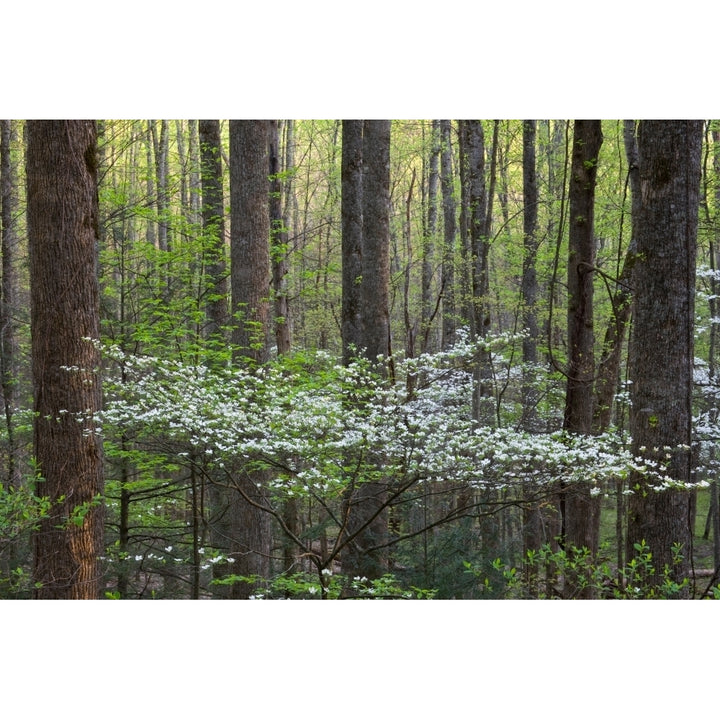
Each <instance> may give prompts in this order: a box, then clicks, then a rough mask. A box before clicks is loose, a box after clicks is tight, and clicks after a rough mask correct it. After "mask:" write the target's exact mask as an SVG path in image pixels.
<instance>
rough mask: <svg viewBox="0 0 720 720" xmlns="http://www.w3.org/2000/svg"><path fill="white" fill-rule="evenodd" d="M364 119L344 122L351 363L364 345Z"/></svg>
mask: <svg viewBox="0 0 720 720" xmlns="http://www.w3.org/2000/svg"><path fill="white" fill-rule="evenodd" d="M362 139H363V121H362V120H343V123H342V173H341V174H342V197H341V208H342V346H343V362H344V364H346V365H347V364H348V363H349V362H350V360H352V358H353V357H354V355H355V354H356V353H358V352H360V350H361V349H362V348H363V345H364V340H363V331H362V290H361V285H362V282H363V274H362V273H363V268H362V243H363V215H362V192H363V186H362V167H363V157H362V149H363V148H362Z"/></svg>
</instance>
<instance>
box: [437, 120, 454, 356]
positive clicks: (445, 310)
mask: <svg viewBox="0 0 720 720" xmlns="http://www.w3.org/2000/svg"><path fill="white" fill-rule="evenodd" d="M440 136H441V143H442V152H441V153H440V189H441V193H442V208H443V254H442V295H443V306H442V327H443V329H442V343H443V349H446V348H448V347H450V346H451V345H452V344H453V343H454V342H455V330H456V326H457V319H456V317H455V313H456V309H455V243H456V236H457V220H456V218H455V204H456V203H455V190H454V187H453V184H454V183H453V170H452V138H451V123H450V120H441V121H440Z"/></svg>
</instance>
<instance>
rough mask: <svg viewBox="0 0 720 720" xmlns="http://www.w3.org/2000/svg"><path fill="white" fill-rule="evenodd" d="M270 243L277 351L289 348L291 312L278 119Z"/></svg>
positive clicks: (272, 146)
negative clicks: (289, 306)
mask: <svg viewBox="0 0 720 720" xmlns="http://www.w3.org/2000/svg"><path fill="white" fill-rule="evenodd" d="M269 172H270V245H271V250H272V252H271V255H272V287H273V302H274V309H275V313H274V321H275V345H276V347H277V353H278V355H284V354H285V353H288V352H290V342H291V340H290V312H289V309H288V289H287V274H288V272H289V268H288V232H287V226H286V218H285V215H284V213H283V184H284V183H283V179H282V176H281V173H282V161H281V158H280V137H279V133H278V121H277V120H271V121H270V168H269Z"/></svg>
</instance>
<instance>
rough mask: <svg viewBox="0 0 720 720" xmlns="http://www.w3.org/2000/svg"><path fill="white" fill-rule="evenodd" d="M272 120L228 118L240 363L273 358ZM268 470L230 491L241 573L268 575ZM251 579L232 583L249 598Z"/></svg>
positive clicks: (236, 593)
mask: <svg viewBox="0 0 720 720" xmlns="http://www.w3.org/2000/svg"><path fill="white" fill-rule="evenodd" d="M269 133H270V122H269V121H267V120H231V121H230V213H231V216H230V232H231V235H230V261H231V285H232V309H233V314H234V321H233V334H232V339H233V344H234V346H235V357H236V360H238V361H245V362H249V363H250V364H251V365H253V366H257V365H261V364H262V363H264V362H266V361H267V360H268V359H269V342H268V340H269V336H270V297H269V296H270V212H269V200H270V184H269V180H268V169H269V162H270V161H269V157H268V147H269V145H268V143H269V139H270V135H269ZM266 480H267V478H266V473H264V472H263V471H250V472H247V473H244V474H243V475H242V476H240V477H236V478H235V483H236V488H234V489H231V491H230V498H229V500H230V510H229V518H230V529H229V535H230V556H231V557H232V558H234V560H235V563H234V565H233V566H232V572H233V573H235V574H238V575H244V576H247V575H258V576H260V577H262V578H267V577H269V575H270V549H271V546H272V525H271V522H270V515H269V513H268V512H267V511H266V510H265V509H264V508H267V507H268V500H267V498H266V494H265V490H264V485H265V482H266ZM252 591H253V586H252V585H250V584H248V583H236V584H235V585H233V586H232V597H234V598H247V597H249V596H250V594H251V593H252Z"/></svg>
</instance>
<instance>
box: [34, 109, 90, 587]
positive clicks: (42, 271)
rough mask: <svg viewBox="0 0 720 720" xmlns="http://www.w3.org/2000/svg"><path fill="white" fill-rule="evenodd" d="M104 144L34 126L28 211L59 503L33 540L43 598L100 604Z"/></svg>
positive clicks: (40, 411)
mask: <svg viewBox="0 0 720 720" xmlns="http://www.w3.org/2000/svg"><path fill="white" fill-rule="evenodd" d="M96 146H97V141H96V128H95V123H94V121H91V120H77V121H74V120H58V121H30V122H29V123H28V126H27V158H26V167H27V201H28V240H29V254H30V283H31V326H32V359H33V362H32V365H33V388H34V394H35V406H34V409H35V414H36V418H35V427H34V447H35V457H36V460H37V463H38V470H39V473H40V475H41V476H42V478H43V480H42V482H41V483H40V484H39V485H38V493H39V494H41V495H43V496H47V497H49V498H50V499H51V501H52V502H53V507H52V510H51V512H50V516H49V517H48V518H47V519H44V520H43V521H42V522H41V524H40V527H39V529H38V530H37V532H36V533H35V536H34V541H35V569H34V579H35V581H36V582H37V583H39V587H38V588H37V589H36V591H35V596H36V597H37V598H43V599H44V598H61V599H82V598H97V597H98V596H99V594H100V590H101V588H100V568H99V565H98V556H99V554H100V553H101V551H102V546H103V527H102V518H103V513H102V507H101V506H100V505H99V503H97V502H96V498H97V497H98V495H99V494H100V493H101V492H102V490H103V465H102V444H101V442H100V440H99V438H98V436H97V435H96V433H95V432H94V425H93V421H92V419H90V418H88V417H87V413H88V412H90V413H93V412H96V411H98V410H99V409H100V402H101V388H100V378H99V373H98V371H99V365H100V357H99V351H98V350H97V348H96V347H95V345H94V344H93V343H92V342H89V341H88V340H86V338H95V339H97V338H99V335H100V328H99V314H100V313H99V290H98V280H97V266H96V252H97V247H96V246H97V242H98V200H97V158H96V151H97V147H96Z"/></svg>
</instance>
